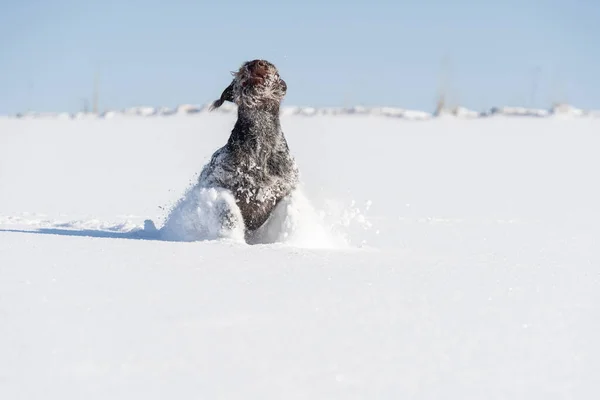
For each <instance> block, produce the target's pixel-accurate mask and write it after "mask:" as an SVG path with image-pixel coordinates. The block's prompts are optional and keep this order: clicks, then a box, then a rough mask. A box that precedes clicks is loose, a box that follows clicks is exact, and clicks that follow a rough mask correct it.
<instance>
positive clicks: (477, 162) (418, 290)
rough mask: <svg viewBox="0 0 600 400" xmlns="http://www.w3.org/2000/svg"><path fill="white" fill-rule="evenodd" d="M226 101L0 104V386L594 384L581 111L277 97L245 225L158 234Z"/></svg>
mask: <svg viewBox="0 0 600 400" xmlns="http://www.w3.org/2000/svg"><path fill="white" fill-rule="evenodd" d="M519 112H520V111H519ZM234 121H235V115H234V114H231V113H226V112H225V113H213V114H207V113H197V114H195V115H194V116H189V115H172V116H169V117H165V118H162V117H157V118H113V119H85V118H83V119H77V120H73V119H14V118H6V119H0V151H1V155H0V399H61V400H70V399H86V400H92V399H111V400H115V399H124V400H125V399H126V400H131V399H166V398H173V399H178V400H181V399H199V398H201V399H214V398H220V399H261V400H264V399H311V400H314V399H478V400H479V399H524V400H525V399H527V400H531V399H544V400H548V399H593V398H598V397H600V385H598V383H597V378H598V376H597V375H598V371H599V370H600V344H599V341H598V339H597V337H598V332H600V273H599V271H600V269H599V268H598V267H599V266H600V251H599V250H598V249H599V248H600V246H599V240H600V209H599V206H598V204H600V190H599V189H598V184H597V181H598V177H597V175H598V171H599V169H600V157H598V154H597V153H598V148H600V135H599V134H598V132H600V120H598V119H593V118H579V117H577V118H571V117H567V118H539V117H538V116H528V115H525V114H524V115H522V117H519V118H508V117H503V116H495V117H493V118H481V119H479V118H477V119H460V118H439V119H431V120H425V121H421V122H419V123H417V124H415V123H412V122H409V121H404V120H402V119H395V118H383V117H381V116H373V115H363V114H355V115H337V116H328V115H315V116H314V117H311V118H304V117H303V116H300V115H296V114H291V115H284V116H282V127H283V129H284V132H285V135H286V138H287V140H288V143H289V145H290V149H291V151H292V152H293V154H294V156H295V158H296V160H297V162H298V166H299V168H300V171H301V174H302V175H301V181H302V183H303V186H302V188H301V189H300V190H299V191H298V192H296V193H295V194H294V195H293V196H291V197H290V198H289V199H287V200H286V201H285V202H283V203H281V204H280V207H278V209H277V211H276V213H275V214H274V215H273V216H272V218H271V220H270V221H269V223H268V224H267V225H266V226H265V227H264V229H262V230H261V232H260V234H257V237H255V238H253V241H252V243H251V244H246V243H242V242H241V241H239V240H236V236H235V234H232V236H231V239H225V240H219V241H216V240H207V237H208V236H210V235H207V236H202V237H200V239H202V240H200V241H192V242H190V241H186V240H184V239H186V238H187V239H197V238H198V236H195V235H198V232H200V230H197V229H187V230H186V229H184V230H183V231H177V232H172V231H171V233H172V234H173V236H169V235H166V237H161V235H159V234H158V231H154V230H153V229H152V228H153V224H152V223H149V222H146V221H147V220H152V221H153V222H154V224H155V225H156V228H158V229H160V228H161V227H162V226H163V224H164V222H165V219H166V216H167V215H168V214H169V212H170V211H171V208H172V207H173V206H175V205H177V204H179V206H180V208H181V210H184V212H183V213H182V214H181V215H182V216H183V215H184V214H185V213H186V212H185V210H187V211H188V212H189V211H190V208H186V207H187V206H186V204H187V205H188V206H189V203H186V201H185V199H186V198H187V197H185V195H186V193H187V194H188V195H190V193H192V192H193V190H190V188H192V187H193V184H194V182H195V180H196V178H197V174H198V173H199V172H200V170H201V168H202V166H203V165H204V164H205V163H206V162H207V161H208V159H209V157H210V155H211V154H212V153H213V152H214V150H215V149H217V148H218V147H220V146H221V145H222V144H223V143H224V142H225V140H227V137H228V135H229V132H230V130H231V127H232V125H233V123H234ZM191 196H199V197H198V198H200V199H201V200H202V201H204V202H207V203H210V204H213V205H214V204H218V203H219V202H227V201H230V200H231V199H230V198H228V196H227V195H226V194H223V193H219V192H211V193H198V192H196V193H195V194H191ZM182 197H183V199H184V200H183V201H182V202H180V203H178V201H179V200H180V199H182ZM190 215H191V217H190V218H189V219H185V221H186V223H189V224H194V223H196V222H198V220H199V214H197V213H195V212H194V211H192V212H191V213H190ZM195 218H196V219H195ZM194 221H195V222H194ZM203 226H205V227H206V231H205V232H208V233H210V232H211V230H212V231H213V232H214V230H215V229H218V227H217V228H215V225H214V224H210V223H205V224H204V225H203ZM164 232H167V230H165V231H164ZM190 232H191V233H190ZM188 234H189V235H190V236H186V235H188ZM237 238H238V239H239V236H238V237H237Z"/></svg>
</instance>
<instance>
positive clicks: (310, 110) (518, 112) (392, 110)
mask: <svg viewBox="0 0 600 400" xmlns="http://www.w3.org/2000/svg"><path fill="white" fill-rule="evenodd" d="M210 105H211V103H207V104H203V105H194V104H180V105H178V106H177V107H175V108H170V107H152V106H139V107H130V108H126V109H123V110H106V111H103V112H102V113H100V114H93V113H82V112H79V113H75V114H73V115H71V114H69V113H64V112H63V113H37V112H27V113H21V114H18V115H17V117H18V118H20V119H42V118H45V119H53V118H59V119H82V118H86V119H89V118H104V119H110V118H115V117H128V118H131V117H138V118H139V117H142V118H144V117H157V116H159V117H165V116H171V115H175V116H182V115H188V116H189V115H194V114H207V113H209V112H210V113H223V114H235V113H236V112H237V106H236V105H235V104H232V103H228V102H225V103H224V104H223V105H222V106H221V107H219V108H218V109H216V110H210ZM281 115H282V116H291V115H299V116H305V117H314V116H350V115H363V116H373V117H390V118H401V119H405V120H410V121H427V120H430V119H432V118H437V117H452V118H459V119H476V118H486V117H488V116H502V117H523V116H525V117H552V116H562V117H572V118H578V117H592V118H598V117H599V116H600V111H598V110H583V109H580V108H577V107H575V106H572V105H570V104H556V105H554V106H552V107H551V108H550V109H536V108H526V107H512V106H504V107H492V108H491V109H490V110H489V111H483V112H480V111H474V110H470V109H468V108H466V107H461V106H457V107H453V108H449V109H448V108H442V109H441V110H439V112H437V113H431V112H429V111H421V110H410V109H405V108H400V107H376V106H372V107H367V106H354V107H306V106H305V107H301V106H282V107H281ZM1 117H2V116H0V118H1Z"/></svg>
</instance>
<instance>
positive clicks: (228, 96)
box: [210, 82, 233, 111]
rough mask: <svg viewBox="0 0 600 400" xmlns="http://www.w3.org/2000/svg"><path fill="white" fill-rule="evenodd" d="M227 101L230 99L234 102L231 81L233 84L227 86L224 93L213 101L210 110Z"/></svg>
mask: <svg viewBox="0 0 600 400" xmlns="http://www.w3.org/2000/svg"><path fill="white" fill-rule="evenodd" d="M225 101H230V102H232V103H233V82H231V84H230V85H229V86H227V88H225V90H223V93H221V97H220V98H219V100H215V101H213V103H212V104H211V106H210V111H212V110H215V109H217V108H219V107H221V106H222V105H223V103H225Z"/></svg>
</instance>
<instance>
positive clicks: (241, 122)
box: [198, 60, 299, 233]
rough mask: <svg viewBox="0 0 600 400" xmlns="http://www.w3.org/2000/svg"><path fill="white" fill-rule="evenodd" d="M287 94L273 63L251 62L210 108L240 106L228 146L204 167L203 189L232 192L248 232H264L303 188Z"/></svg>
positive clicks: (227, 216)
mask: <svg viewBox="0 0 600 400" xmlns="http://www.w3.org/2000/svg"><path fill="white" fill-rule="evenodd" d="M286 92H287V85H286V83H285V81H284V80H283V79H282V78H281V77H280V76H279V72H278V70H277V68H276V67H275V66H274V65H273V64H271V63H270V62H268V61H266V60H253V61H248V62H245V63H244V64H243V65H242V66H241V67H240V68H239V70H238V71H236V72H234V73H233V80H232V82H231V84H230V85H229V86H228V87H227V88H226V89H225V90H224V91H223V93H222V94H221V97H220V99H219V100H216V101H215V102H214V103H213V104H212V107H211V109H215V108H217V107H220V106H221V105H222V104H223V103H224V102H225V101H230V102H233V103H235V104H236V105H237V106H238V110H237V121H236V123H235V125H234V127H233V130H232V131H231V135H230V136H229V140H228V141H227V143H226V144H225V145H224V146H223V147H221V148H219V149H218V150H216V151H215V153H214V154H213V155H212V157H211V159H210V161H209V162H208V164H207V165H206V166H205V167H204V168H203V170H202V172H201V174H200V177H199V179H198V186H199V187H201V188H219V189H226V190H228V191H230V192H231V194H232V195H233V197H234V198H235V203H236V204H237V206H238V207H239V211H240V212H241V216H242V218H243V224H244V229H245V232H246V233H248V232H253V231H255V230H257V229H258V228H260V227H261V226H262V225H263V224H264V223H265V222H266V221H267V219H268V218H269V216H270V215H271V213H272V211H273V209H274V208H275V207H276V206H277V204H278V203H279V202H280V201H281V200H282V199H283V198H285V197H286V196H288V195H289V194H290V193H291V192H292V191H293V190H294V189H295V188H296V187H297V185H298V178H299V173H298V168H297V166H296V164H295V161H294V158H293V157H292V155H291V154H290V150H289V148H288V144H287V141H286V139H285V137H284V134H283V131H282V129H281V123H280V119H279V112H280V105H281V101H282V100H283V97H284V96H285V94H286ZM220 218H221V221H222V223H223V224H225V225H227V224H232V223H235V213H231V212H229V211H228V210H226V209H225V210H223V212H222V214H221V216H220Z"/></svg>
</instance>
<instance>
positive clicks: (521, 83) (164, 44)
mask: <svg viewBox="0 0 600 400" xmlns="http://www.w3.org/2000/svg"><path fill="white" fill-rule="evenodd" d="M353 1H354V2H353ZM0 10H2V11H1V12H0V114H13V113H17V112H25V111H39V112H63V111H67V112H77V111H80V110H82V109H83V107H84V104H85V102H87V104H88V106H89V107H91V104H92V98H93V93H94V80H95V79H97V87H98V105H99V110H100V111H104V110H110V109H122V108H126V107H132V106H165V107H175V106H177V105H178V104H189V103H191V104H206V103H208V102H210V101H212V100H214V99H216V98H218V97H219V96H220V94H221V91H222V90H223V89H224V88H225V87H226V86H227V85H228V84H229V82H230V79H231V75H230V71H233V70H235V69H237V68H238V67H239V66H240V65H241V64H242V63H243V62H244V61H246V60H252V59H256V58H263V59H267V60H269V61H271V62H273V63H274V64H275V65H276V66H277V67H278V68H279V71H280V74H281V76H282V77H283V78H284V79H285V80H286V82H287V85H288V94H287V96H286V98H285V100H284V105H295V106H316V107H322V106H354V105H363V106H397V107H405V108H410V109H419V110H426V111H433V109H434V108H435V103H436V101H437V99H438V97H439V95H440V93H444V95H445V97H446V99H447V102H448V104H449V105H451V106H453V105H461V106H465V107H468V108H471V109H474V110H478V111H482V110H486V109H489V108H491V107H493V106H502V105H519V106H534V107H543V108H547V107H550V106H551V104H552V103H553V102H568V103H571V104H573V105H575V106H578V107H581V108H588V109H589V108H596V109H600V72H599V71H600V47H599V46H600V45H599V44H598V38H600V24H599V23H598V21H600V2H599V1H597V0H571V1H570V2H568V1H555V0H547V1H534V0H520V1H517V0H505V1H485V0H478V1H477V0H472V1H466V0H456V1H448V0H420V1H398V0H395V1H392V0H389V1H383V0H372V1H364V0H344V1H338V0H332V1H328V2H322V1H319V0H317V1H314V0H303V1H293V2H292V1H285V0H278V1H261V2H259V1H250V0H243V1H242V0H236V1H231V0H213V1H180V0H170V1H168V2H167V1H164V0H161V1H156V0H143V1H138V0H103V1H97V0H87V1H85V0H20V1H9V0H0Z"/></svg>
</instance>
